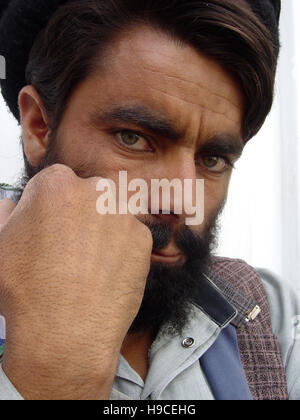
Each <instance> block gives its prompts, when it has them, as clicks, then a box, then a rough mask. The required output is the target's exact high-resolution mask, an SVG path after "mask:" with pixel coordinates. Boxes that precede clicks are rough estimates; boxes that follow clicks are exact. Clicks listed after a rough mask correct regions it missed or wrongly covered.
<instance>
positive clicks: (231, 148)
mask: <svg viewBox="0 0 300 420" xmlns="http://www.w3.org/2000/svg"><path fill="white" fill-rule="evenodd" d="M244 147H245V143H244V142H243V140H242V137H241V136H239V135H237V134H232V133H220V134H216V135H214V136H212V137H210V138H209V139H208V140H206V141H205V143H203V144H202V145H200V147H199V149H198V154H205V153H209V154H213V153H216V154H220V155H233V156H235V157H236V158H239V157H240V156H241V155H242V153H243V150H244Z"/></svg>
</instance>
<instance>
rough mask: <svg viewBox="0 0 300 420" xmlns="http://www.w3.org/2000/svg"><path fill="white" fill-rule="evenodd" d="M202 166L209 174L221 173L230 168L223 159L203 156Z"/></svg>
mask: <svg viewBox="0 0 300 420" xmlns="http://www.w3.org/2000/svg"><path fill="white" fill-rule="evenodd" d="M201 160H202V164H203V165H204V166H205V168H207V169H208V170H210V171H211V172H223V171H225V170H226V169H228V167H229V166H230V164H229V162H227V161H226V160H225V159H224V158H222V157H219V156H203V157H202V158H201Z"/></svg>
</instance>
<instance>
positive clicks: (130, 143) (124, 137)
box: [117, 131, 151, 151]
mask: <svg viewBox="0 0 300 420" xmlns="http://www.w3.org/2000/svg"><path fill="white" fill-rule="evenodd" d="M117 136H118V138H119V141H120V142H121V143H122V144H123V145H124V146H126V147H127V148H129V149H132V150H140V151H149V149H150V148H151V147H150V145H149V142H148V140H146V139H145V137H143V136H141V135H140V134H138V133H134V132H131V131H121V132H119V133H118V134H117Z"/></svg>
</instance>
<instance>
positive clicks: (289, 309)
mask: <svg viewBox="0 0 300 420" xmlns="http://www.w3.org/2000/svg"><path fill="white" fill-rule="evenodd" d="M257 272H258V274H259V275H260V278H261V280H262V283H263V285H264V288H265V291H266V295H267V298H268V302H269V307H270V314H271V321H272V328H273V331H274V334H275V335H276V336H277V338H278V341H279V345H280V349H281V354H282V359H283V362H284V366H285V369H286V374H287V381H288V388H289V393H290V399H294V400H300V288H299V286H298V287H297V286H295V285H293V284H290V283H289V281H288V280H283V279H281V278H280V277H279V276H277V275H275V274H274V273H272V272H271V271H269V270H266V269H260V268H258V269H257Z"/></svg>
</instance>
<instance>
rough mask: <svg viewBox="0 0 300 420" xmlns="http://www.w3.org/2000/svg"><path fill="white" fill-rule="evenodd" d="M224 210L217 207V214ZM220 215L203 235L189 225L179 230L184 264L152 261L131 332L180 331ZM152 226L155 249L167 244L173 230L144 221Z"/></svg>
mask: <svg viewBox="0 0 300 420" xmlns="http://www.w3.org/2000/svg"><path fill="white" fill-rule="evenodd" d="M220 211H221V210H219V211H218V214H219V213H220ZM217 217H218V216H215V217H214V218H213V220H212V221H211V222H210V223H209V225H207V226H206V229H205V232H204V233H203V234H202V235H201V236H200V235H196V234H195V233H193V232H192V231H191V230H190V229H189V228H188V227H187V226H184V227H183V228H181V230H180V231H178V233H177V235H176V237H175V242H176V245H177V247H178V248H179V250H180V251H182V252H183V253H184V255H185V256H186V257H187V260H186V262H185V263H184V264H183V265H168V264H162V263H152V264H151V268H150V272H149V275H148V278H147V283H146V288H145V293H144V298H143V301H142V304H141V307H140V310H139V312H138V314H137V316H136V318H135V320H134V321H133V323H132V325H131V327H130V329H129V331H128V333H129V334H134V333H138V332H142V331H153V332H154V333H155V334H156V333H157V332H158V330H159V329H160V330H161V332H164V333H165V334H168V335H170V336H174V335H177V334H178V335H181V334H182V330H183V328H184V327H185V326H186V324H187V321H188V319H189V315H190V313H191V311H192V308H193V307H192V305H191V303H192V301H193V298H194V296H195V292H196V290H197V289H198V287H199V282H200V281H201V275H202V273H203V272H204V271H206V268H207V265H208V264H209V260H210V256H211V253H212V250H213V249H214V247H215V244H216V231H217ZM143 223H145V224H146V225H147V226H148V227H149V229H150V230H151V233H152V236H153V249H155V250H158V249H163V248H165V247H166V246H167V245H168V243H169V242H170V240H171V237H172V235H173V231H172V229H171V228H170V226H168V225H167V224H157V225H153V224H150V223H147V222H145V221H143Z"/></svg>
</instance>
